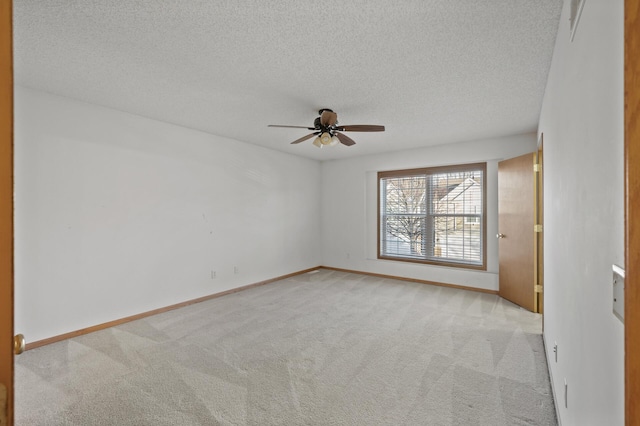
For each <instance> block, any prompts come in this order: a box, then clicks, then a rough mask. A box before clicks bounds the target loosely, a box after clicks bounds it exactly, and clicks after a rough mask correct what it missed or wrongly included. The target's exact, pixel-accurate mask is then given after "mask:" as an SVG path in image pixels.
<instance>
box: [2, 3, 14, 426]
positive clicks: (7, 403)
mask: <svg viewBox="0 0 640 426" xmlns="http://www.w3.org/2000/svg"><path fill="white" fill-rule="evenodd" d="M11 6H12V3H11V0H2V1H0V401H1V402H0V425H3V426H4V425H12V424H13V56H12V35H11V34H12V28H11V13H12V7H11ZM5 392H6V393H5ZM5 396H6V397H5ZM3 399H4V401H2V400H3ZM3 417H4V419H3ZM3 421H4V423H3Z"/></svg>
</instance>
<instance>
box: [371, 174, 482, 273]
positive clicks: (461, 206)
mask: <svg viewBox="0 0 640 426" xmlns="http://www.w3.org/2000/svg"><path fill="white" fill-rule="evenodd" d="M485 171H486V165H485V164H484V163H482V164H474V165H468V166H448V167H437V168H428V169H413V170H406V171H394V172H383V173H379V175H378V176H379V194H380V230H379V231H380V232H379V239H380V257H382V258H385V257H390V258H401V259H404V260H415V261H425V262H434V263H453V264H458V265H472V266H482V265H484V264H485V261H484V238H485V237H484V234H485V232H484V228H485V220H484V212H485V206H484V202H485V200H484V198H485V196H484V194H485V179H484V175H485Z"/></svg>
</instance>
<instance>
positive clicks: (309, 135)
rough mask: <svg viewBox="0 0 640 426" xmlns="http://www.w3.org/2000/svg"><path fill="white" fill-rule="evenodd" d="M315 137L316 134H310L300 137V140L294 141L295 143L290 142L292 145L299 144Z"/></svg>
mask: <svg viewBox="0 0 640 426" xmlns="http://www.w3.org/2000/svg"><path fill="white" fill-rule="evenodd" d="M315 135H317V133H310V134H308V135H306V136H303V137H301V138H300V139H296V140H295V141H293V142H291V143H292V144H294V143H300V142H304V141H306V140H307V139H311V138H312V137H314V136H315Z"/></svg>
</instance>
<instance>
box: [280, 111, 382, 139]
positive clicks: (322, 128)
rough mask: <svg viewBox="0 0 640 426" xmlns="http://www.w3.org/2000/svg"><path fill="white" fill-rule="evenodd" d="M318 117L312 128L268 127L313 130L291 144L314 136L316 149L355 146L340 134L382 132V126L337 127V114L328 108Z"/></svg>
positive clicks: (356, 125) (355, 125) (345, 136)
mask: <svg viewBox="0 0 640 426" xmlns="http://www.w3.org/2000/svg"><path fill="white" fill-rule="evenodd" d="M318 115H319V117H316V119H315V120H314V122H313V127H306V126H283V125H279V124H269V127H290V128H294V129H308V130H314V132H313V133H310V134H308V135H306V136H303V137H301V138H300V139H296V140H295V141H293V142H291V143H292V144H296V143H300V142H303V141H306V140H307V139H311V138H312V137H314V136H316V139H315V140H314V141H313V144H314V145H315V146H317V147H318V148H322V146H323V145H329V146H334V145H337V144H338V143H341V144H343V145H346V146H351V145H355V144H356V143H355V141H354V140H353V139H351V138H350V137H349V136H347V135H345V134H343V133H340V132H384V126H377V125H373V124H352V125H348V126H341V125H338V114H336V113H335V112H333V110H330V109H329V108H322V109H321V110H320V111H318Z"/></svg>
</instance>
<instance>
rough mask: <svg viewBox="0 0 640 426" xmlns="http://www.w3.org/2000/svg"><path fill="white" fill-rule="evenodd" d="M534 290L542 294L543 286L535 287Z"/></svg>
mask: <svg viewBox="0 0 640 426" xmlns="http://www.w3.org/2000/svg"><path fill="white" fill-rule="evenodd" d="M533 289H534V291H535V292H536V293H542V286H541V285H534V286H533Z"/></svg>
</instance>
